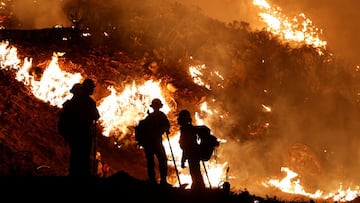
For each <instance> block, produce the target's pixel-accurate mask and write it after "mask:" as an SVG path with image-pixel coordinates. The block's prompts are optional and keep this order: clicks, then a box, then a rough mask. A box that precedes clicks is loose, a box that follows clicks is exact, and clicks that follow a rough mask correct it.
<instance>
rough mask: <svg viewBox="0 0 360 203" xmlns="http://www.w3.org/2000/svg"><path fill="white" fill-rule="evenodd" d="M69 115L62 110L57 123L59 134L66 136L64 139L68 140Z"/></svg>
mask: <svg viewBox="0 0 360 203" xmlns="http://www.w3.org/2000/svg"><path fill="white" fill-rule="evenodd" d="M68 119H69V118H68V116H67V115H66V113H65V112H64V111H63V110H62V111H61V112H60V116H59V119H58V123H57V128H58V132H59V134H60V135H61V136H62V137H63V138H64V140H65V141H66V142H68V141H69V138H68V136H69V129H70V127H69V125H70V124H69V120H68Z"/></svg>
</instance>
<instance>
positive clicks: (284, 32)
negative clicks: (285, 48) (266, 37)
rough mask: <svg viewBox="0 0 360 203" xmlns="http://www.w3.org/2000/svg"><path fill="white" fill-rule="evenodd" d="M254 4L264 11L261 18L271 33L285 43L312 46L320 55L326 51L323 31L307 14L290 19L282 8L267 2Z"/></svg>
mask: <svg viewBox="0 0 360 203" xmlns="http://www.w3.org/2000/svg"><path fill="white" fill-rule="evenodd" d="M253 4H254V5H255V6H258V7H259V8H260V10H261V11H262V12H260V14H259V16H260V17H261V19H262V20H263V21H264V22H265V23H266V24H267V25H268V27H267V30H268V31H269V32H271V33H273V34H275V35H277V36H279V37H280V38H281V39H283V40H285V41H290V42H295V43H305V44H306V45H311V46H313V47H315V48H316V49H317V51H318V53H319V54H322V51H321V50H322V49H326V44H327V42H326V41H323V40H321V39H320V38H319V36H320V35H321V34H322V30H321V29H319V28H317V27H315V26H314V25H313V24H312V21H311V20H310V19H309V18H307V17H306V16H305V14H303V13H301V14H299V16H298V17H294V18H292V19H289V18H288V17H287V16H286V15H284V14H282V9H281V8H280V7H275V8H273V7H271V6H270V4H269V3H267V1H266V0H253Z"/></svg>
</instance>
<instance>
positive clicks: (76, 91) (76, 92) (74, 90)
mask: <svg viewBox="0 0 360 203" xmlns="http://www.w3.org/2000/svg"><path fill="white" fill-rule="evenodd" d="M70 92H71V93H72V94H74V95H79V94H81V92H82V86H81V84H80V83H75V84H74V85H73V86H72V88H71V89H70Z"/></svg>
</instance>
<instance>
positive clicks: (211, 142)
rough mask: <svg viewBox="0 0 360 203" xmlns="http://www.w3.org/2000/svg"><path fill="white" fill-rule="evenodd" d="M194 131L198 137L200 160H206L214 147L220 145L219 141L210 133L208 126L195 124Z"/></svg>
mask: <svg viewBox="0 0 360 203" xmlns="http://www.w3.org/2000/svg"><path fill="white" fill-rule="evenodd" d="M195 131H196V134H197V135H198V136H199V138H200V144H199V151H200V159H201V160H202V161H208V160H209V159H210V158H211V156H212V154H213V152H214V150H215V148H217V147H218V146H219V145H220V142H219V141H218V140H217V137H215V136H214V135H212V134H211V132H210V128H209V127H207V126H205V125H200V126H195Z"/></svg>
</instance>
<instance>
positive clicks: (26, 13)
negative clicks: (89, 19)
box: [12, 0, 71, 29]
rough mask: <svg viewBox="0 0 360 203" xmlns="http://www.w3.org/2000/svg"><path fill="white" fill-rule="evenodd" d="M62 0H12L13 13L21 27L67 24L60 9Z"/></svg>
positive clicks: (36, 27) (38, 27) (33, 27)
mask: <svg viewBox="0 0 360 203" xmlns="http://www.w3.org/2000/svg"><path fill="white" fill-rule="evenodd" d="M62 2H63V1H62V0H54V1H47V0H36V1H33V0H13V1H12V4H13V9H12V11H13V15H15V16H16V18H18V20H19V21H20V26H19V27H21V28H22V29H43V28H51V27H54V26H56V25H60V26H69V25H71V23H70V21H69V19H68V18H67V17H66V15H65V14H64V12H63V10H62Z"/></svg>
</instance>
